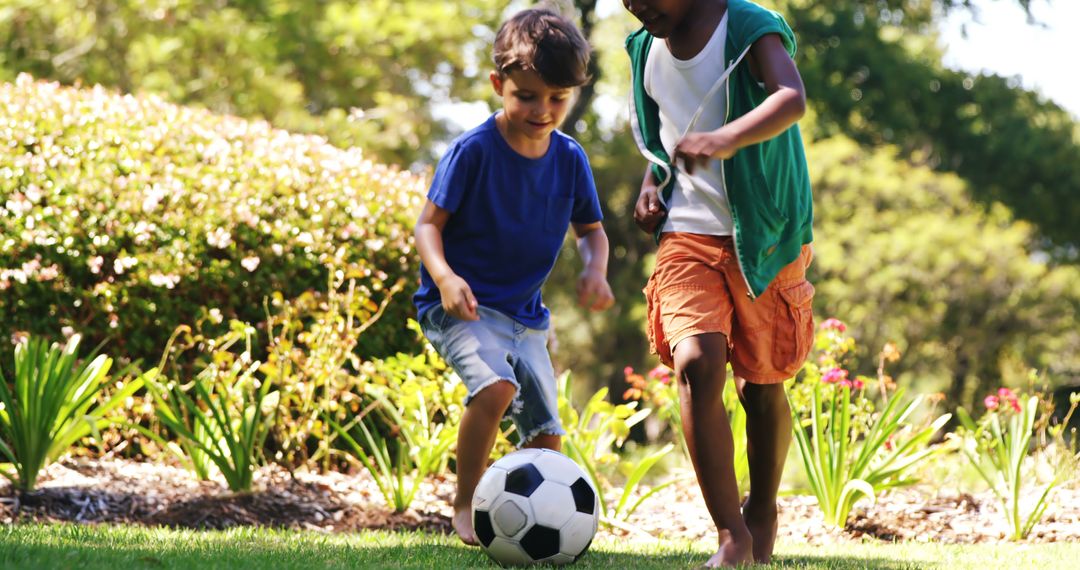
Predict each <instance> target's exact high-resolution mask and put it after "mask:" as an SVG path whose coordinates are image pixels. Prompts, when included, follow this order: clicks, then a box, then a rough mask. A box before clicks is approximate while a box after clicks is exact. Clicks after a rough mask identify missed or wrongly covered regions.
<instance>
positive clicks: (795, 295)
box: [773, 279, 814, 374]
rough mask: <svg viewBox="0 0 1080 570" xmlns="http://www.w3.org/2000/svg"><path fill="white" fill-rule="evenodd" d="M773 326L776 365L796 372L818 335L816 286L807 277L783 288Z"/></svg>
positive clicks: (792, 372)
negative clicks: (815, 323)
mask: <svg viewBox="0 0 1080 570" xmlns="http://www.w3.org/2000/svg"><path fill="white" fill-rule="evenodd" d="M778 292H779V295H778V297H779V298H778V299H777V303H776V319H775V323H774V325H773V326H774V328H773V366H774V367H775V368H776V370H777V371H782V372H785V373H790V374H794V373H795V372H797V371H798V369H799V367H801V366H802V364H803V362H804V361H805V360H806V357H807V355H808V354H810V345H811V342H812V341H813V338H814V313H813V309H812V307H811V303H812V301H813V300H814V286H813V285H812V284H811V283H810V282H809V281H807V280H805V279H804V280H802V281H799V282H796V283H794V284H788V285H784V286H782V287H781V288H780V289H779V291H778Z"/></svg>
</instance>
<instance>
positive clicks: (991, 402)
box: [983, 395, 1001, 411]
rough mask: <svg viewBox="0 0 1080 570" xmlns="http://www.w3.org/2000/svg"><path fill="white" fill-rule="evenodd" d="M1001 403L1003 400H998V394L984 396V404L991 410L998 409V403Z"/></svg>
mask: <svg viewBox="0 0 1080 570" xmlns="http://www.w3.org/2000/svg"><path fill="white" fill-rule="evenodd" d="M1000 403H1001V401H1000V400H998V397H997V396H993V395H991V396H987V397H985V398H983V404H984V405H986V409H988V410H991V411H993V410H996V409H997V408H998V404H1000Z"/></svg>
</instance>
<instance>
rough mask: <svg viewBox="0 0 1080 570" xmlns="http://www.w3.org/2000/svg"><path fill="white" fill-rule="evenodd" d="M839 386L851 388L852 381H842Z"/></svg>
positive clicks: (838, 383)
mask: <svg viewBox="0 0 1080 570" xmlns="http://www.w3.org/2000/svg"><path fill="white" fill-rule="evenodd" d="M837 385H838V386H840V387H841V388H851V380H847V379H844V380H841V381H839V382H837Z"/></svg>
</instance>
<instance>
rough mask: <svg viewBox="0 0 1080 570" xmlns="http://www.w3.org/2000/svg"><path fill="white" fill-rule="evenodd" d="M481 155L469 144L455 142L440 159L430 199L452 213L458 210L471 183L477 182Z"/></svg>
mask: <svg viewBox="0 0 1080 570" xmlns="http://www.w3.org/2000/svg"><path fill="white" fill-rule="evenodd" d="M479 165H480V155H479V153H477V152H474V151H471V150H470V147H469V145H466V144H462V142H461V141H458V142H455V143H454V144H452V145H450V148H449V149H447V151H446V154H444V155H443V157H442V159H441V160H439V165H438V166H437V167H436V168H435V175H434V176H433V177H432V179H431V188H429V189H428V194H427V197H428V200H431V202H432V203H433V204H435V205H436V206H438V207H440V208H442V209H444V210H447V211H449V212H451V213H453V212H455V211H457V209H458V207H459V206H460V205H461V200H462V198H463V197H464V196H465V193H466V191H467V190H468V188H469V185H470V184H473V183H475V180H476V176H477V172H478V170H479Z"/></svg>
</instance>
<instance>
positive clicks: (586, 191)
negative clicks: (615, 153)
mask: <svg viewBox="0 0 1080 570" xmlns="http://www.w3.org/2000/svg"><path fill="white" fill-rule="evenodd" d="M574 154H575V156H576V157H577V163H578V164H577V168H576V169H575V170H576V174H577V180H575V181H574V211H573V212H572V213H571V214H570V221H571V222H573V223H575V224H591V223H593V222H599V221H600V220H603V219H604V214H603V212H601V210H600V197H599V196H598V195H597V194H596V181H595V180H594V179H593V173H592V167H591V166H589V157H588V156H586V155H585V151H584V150H582V149H581V147H577V146H575V153H574Z"/></svg>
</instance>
